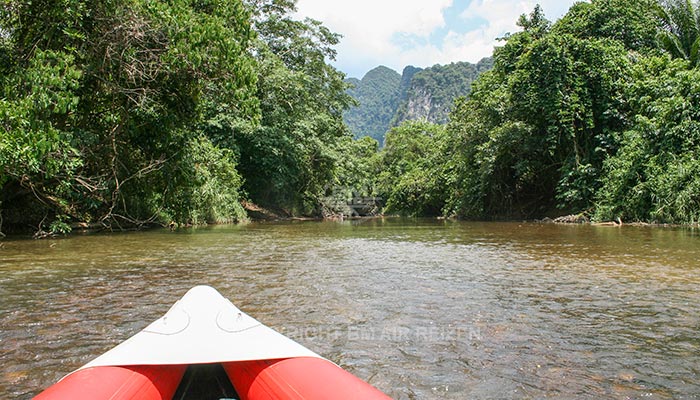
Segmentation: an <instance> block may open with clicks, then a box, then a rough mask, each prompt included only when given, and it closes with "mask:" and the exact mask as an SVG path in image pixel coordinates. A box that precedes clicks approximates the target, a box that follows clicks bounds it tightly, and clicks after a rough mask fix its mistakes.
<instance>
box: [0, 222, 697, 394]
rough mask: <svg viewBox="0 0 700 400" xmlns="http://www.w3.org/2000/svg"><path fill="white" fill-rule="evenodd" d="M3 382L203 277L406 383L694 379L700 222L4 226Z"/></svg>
mask: <svg viewBox="0 0 700 400" xmlns="http://www.w3.org/2000/svg"><path fill="white" fill-rule="evenodd" d="M0 243H2V247H0V298H1V299H2V301H1V302H0V362H1V363H2V365H3V369H2V372H0V396H1V397H3V398H8V397H11V398H31V396H32V395H34V394H36V393H38V392H39V391H40V390H41V389H42V388H44V387H46V386H48V385H50V384H51V383H53V382H54V381H56V380H57V379H59V378H60V377H61V376H63V375H64V374H66V373H68V372H70V371H71V370H73V369H75V368H77V367H79V366H80V365H82V364H84V363H85V362H87V361H88V360H90V359H92V358H93V357H95V356H97V355H99V354H101V353H102V352H103V351H105V350H107V349H109V348H110V347H111V346H113V345H115V344H117V343H119V342H120V341H122V340H124V339H125V338H127V337H128V336H130V335H132V334H134V333H135V332H137V331H138V330H140V329H142V328H143V327H145V326H146V325H147V324H148V323H149V322H150V321H152V320H154V319H156V318H158V317H159V316H160V315H161V314H163V313H164V312H165V311H167V309H168V308H169V306H170V305H171V304H172V303H173V302H174V301H176V300H177V299H178V298H179V297H180V296H182V295H183V294H184V293H185V292H186V291H187V289H189V288H190V287H192V286H194V285H197V284H209V285H212V286H214V287H216V288H217V289H218V290H220V291H221V293H222V294H223V295H224V296H226V297H228V298H230V299H231V300H232V301H233V302H234V303H236V304H237V305H238V306H239V307H240V308H242V309H243V310H245V311H246V312H248V313H250V314H251V315H253V316H255V317H256V318H258V319H260V320H261V321H262V322H264V323H266V324H268V325H270V326H272V327H274V328H276V329H278V330H280V331H281V332H283V333H285V334H287V335H288V336H290V337H292V338H294V339H296V340H298V341H300V342H301V343H302V344H304V345H306V346H307V347H309V348H311V349H312V350H314V351H316V352H318V353H320V354H322V355H324V356H326V357H328V358H330V359H331V360H333V361H335V362H336V363H338V364H340V365H341V366H342V367H344V368H346V369H348V370H350V371H351V372H353V373H354V374H356V375H358V376H360V377H361V378H363V379H365V380H368V381H369V382H370V383H372V384H374V385H375V386H377V387H379V388H380V389H382V390H383V391H385V392H386V393H387V394H389V395H390V396H392V397H394V398H397V399H412V398H446V399H447V398H450V399H463V398H475V399H481V398H483V399H486V398H542V397H554V398H641V397H644V398H656V399H671V398H679V397H692V396H694V395H697V394H698V393H700V377H699V376H698V369H699V367H698V365H700V338H699V335H698V332H699V331H700V314H698V312H697V310H698V309H700V296H698V295H697V293H698V289H699V288H700V274H699V272H700V270H699V269H698V268H699V266H698V263H697V260H699V259H700V235H699V234H698V231H693V230H686V229H675V228H674V229H665V228H664V229H662V228H649V227H632V226H624V227H622V228H617V227H595V226H558V225H542V224H527V223H522V224H518V223H466V222H455V221H435V220H400V219H385V220H381V219H377V220H359V221H346V222H342V223H337V222H285V223H254V224H249V225H242V226H215V227H207V228H200V229H194V230H185V231H177V232H169V231H167V230H163V231H150V232H138V233H129V234H112V235H92V236H74V237H71V238H67V239H55V240H46V241H31V240H5V241H2V242H0Z"/></svg>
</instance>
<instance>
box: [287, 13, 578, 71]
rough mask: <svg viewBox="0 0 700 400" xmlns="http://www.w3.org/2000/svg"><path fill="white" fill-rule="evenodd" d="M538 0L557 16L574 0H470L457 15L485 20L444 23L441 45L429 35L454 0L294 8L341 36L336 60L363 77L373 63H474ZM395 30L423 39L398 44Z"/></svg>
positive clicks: (394, 65) (439, 25) (395, 65)
mask: <svg viewBox="0 0 700 400" xmlns="http://www.w3.org/2000/svg"><path fill="white" fill-rule="evenodd" d="M537 3H539V4H541V5H542V8H543V10H544V12H545V14H546V16H547V17H548V18H549V19H557V18H559V17H560V16H561V15H563V14H564V13H565V12H566V10H568V8H569V7H570V6H571V4H573V3H574V0H539V1H538V0H472V1H471V3H470V4H469V6H468V7H466V9H465V10H464V11H462V13H461V16H462V17H463V18H464V19H465V20H473V19H482V20H486V21H487V22H488V23H486V24H483V25H482V26H480V27H479V28H477V29H475V30H472V31H470V32H467V33H463V34H460V33H456V31H458V29H456V28H455V27H447V28H448V29H450V32H449V33H448V34H447V36H446V37H445V39H444V40H443V42H442V43H439V44H430V43H429V42H428V41H427V39H428V38H429V36H430V34H431V33H432V32H434V31H435V30H436V29H440V28H445V24H446V22H445V18H444V15H443V14H444V12H445V10H446V9H447V8H448V7H450V6H451V5H452V4H453V0H431V1H426V0H354V1H347V0H342V1H340V0H299V2H298V4H297V7H298V9H299V13H298V14H299V15H298V16H300V17H303V16H308V17H311V18H314V19H317V20H320V21H323V22H324V24H325V25H326V26H328V27H329V28H330V29H331V30H332V31H334V32H337V33H340V34H342V35H343V39H342V40H341V43H340V45H339V46H338V48H337V50H338V61H337V62H336V63H335V65H336V66H337V67H338V68H339V69H341V70H343V71H345V72H347V73H348V74H349V75H350V76H356V77H361V76H362V75H363V74H364V73H365V72H366V71H367V70H369V69H371V68H374V67H376V66H377V65H386V66H388V67H390V68H393V69H395V70H397V71H399V72H401V69H402V68H403V67H404V66H406V65H414V66H420V67H427V66H430V65H433V64H446V63H450V62H455V61H471V62H476V61H478V60H479V59H481V58H483V57H486V56H489V55H490V54H491V52H492V51H493V47H494V45H496V44H497V42H496V38H497V37H500V36H503V34H504V33H506V32H515V31H516V29H517V27H516V25H515V22H516V21H517V19H518V17H519V16H520V15H521V14H523V13H529V12H531V11H532V10H533V9H534V7H535V4H537ZM399 34H408V35H412V36H415V37H422V38H425V39H426V41H424V43H422V44H420V45H415V46H414V47H412V48H409V49H406V48H401V46H398V45H397V43H396V42H395V41H394V40H392V39H393V38H395V36H396V35H399Z"/></svg>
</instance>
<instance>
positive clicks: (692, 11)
mask: <svg viewBox="0 0 700 400" xmlns="http://www.w3.org/2000/svg"><path fill="white" fill-rule="evenodd" d="M654 10H655V11H656V13H657V16H658V18H659V20H660V22H661V25H662V29H661V30H660V31H659V33H658V40H659V43H660V44H661V47H663V48H664V49H665V50H666V51H668V52H669V54H671V56H672V57H674V58H683V59H685V60H688V61H689V62H690V65H691V66H692V67H696V66H698V63H699V62H700V54H699V53H698V52H699V50H700V3H698V2H697V1H692V0H660V2H659V4H657V5H656V6H655V7H654Z"/></svg>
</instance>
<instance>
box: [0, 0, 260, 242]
mask: <svg viewBox="0 0 700 400" xmlns="http://www.w3.org/2000/svg"><path fill="white" fill-rule="evenodd" d="M2 13H3V19H2V21H3V22H2V25H1V26H0V31H1V32H2V34H1V35H0V36H2V39H3V41H2V46H1V48H2V51H0V54H1V55H2V56H1V57H0V61H1V62H2V66H1V68H2V70H3V71H4V72H6V75H5V76H4V78H3V80H2V86H3V87H2V89H3V93H4V96H3V98H2V101H1V103H0V116H1V117H2V120H1V122H0V124H1V125H0V126H1V129H2V137H1V138H0V170H2V178H0V199H2V200H3V204H6V205H7V204H12V207H13V208H12V210H10V212H9V213H8V214H7V215H8V218H7V223H8V224H26V223H32V224H38V223H39V221H40V220H43V219H44V218H45V217H48V218H49V222H50V221H51V220H55V221H56V224H55V226H57V227H59V228H61V227H63V225H62V224H64V223H68V222H70V221H76V220H77V221H101V222H103V223H105V224H119V223H123V222H128V223H130V224H136V225H140V224H142V223H146V222H150V221H155V220H157V217H158V216H163V215H165V214H168V213H170V214H172V215H173V218H182V219H183V220H184V219H192V220H197V221H201V220H204V219H207V218H209V217H212V218H213V217H216V219H219V218H220V217H221V215H220V214H221V213H224V210H227V211H226V212H231V215H230V216H229V217H231V218H236V217H238V216H240V210H234V209H233V208H230V207H229V206H227V205H222V204H219V205H214V204H212V201H214V200H212V197H209V198H207V195H206V194H205V192H206V191H207V190H208V189H206V185H213V186H214V187H216V186H218V187H223V186H224V185H229V184H230V183H231V182H232V180H231V179H230V176H228V175H227V174H222V173H219V172H217V173H211V174H210V175H208V176H207V177H206V178H203V177H202V176H200V175H199V174H194V173H188V172H187V169H185V170H184V171H181V170H180V169H178V168H177V167H176V165H178V163H180V162H181V161H182V160H183V159H185V158H186V157H185V155H186V154H188V153H189V152H193V154H192V156H193V157H195V156H196V157H199V158H198V159H200V162H201V163H204V164H207V168H211V160H212V157H214V158H217V157H221V158H222V159H223V160H228V161H227V164H226V165H227V167H231V166H233V165H234V164H233V161H232V159H231V157H230V156H229V155H226V154H220V149H215V148H213V147H207V146H205V145H202V146H199V147H198V146H195V145H194V143H203V142H201V141H200V136H201V132H205V133H209V132H210V131H211V130H212V129H209V128H211V125H212V123H211V121H219V120H223V119H226V118H224V117H222V115H225V116H226V117H227V118H228V120H232V119H233V120H235V119H248V120H251V121H254V120H255V119H256V116H257V113H258V100H257V98H256V96H255V80H256V76H255V73H254V61H253V60H252V59H251V58H250V56H248V55H247V53H246V52H247V50H248V43H249V41H250V39H251V31H250V23H249V21H248V13H247V11H246V9H245V7H244V6H243V4H242V3H241V2H240V1H238V0H231V1H218V2H206V3H202V2H199V3H196V4H193V3H191V2H186V1H169V2H165V1H141V0H128V1H120V2H114V1H110V0H104V1H96V2H87V1H84V0H66V1H62V2H45V1H40V2H30V1H21V0H16V1H14V0H9V1H6V2H5V3H4V6H3V7H2ZM213 99H216V101H218V102H220V103H221V104H225V105H226V109H222V108H218V109H217V108H215V107H213V106H212V104H214V100H213ZM227 129H228V131H229V133H231V132H232V129H230V127H227ZM221 151H223V150H221ZM207 160H209V161H207ZM205 161H206V162H205ZM190 170H191V169H190ZM190 172H191V171H190ZM205 175H206V174H205ZM215 180H219V182H218V183H213V181H215ZM170 182H178V184H179V186H178V190H181V191H183V192H187V193H197V194H198V195H197V196H191V197H189V200H187V201H181V199H182V198H184V197H183V196H179V195H173V193H174V191H172V190H170V189H169V188H168V184H169V183H170ZM236 187H237V186H236V185H234V186H233V188H234V189H233V190H235V188H236ZM198 191H199V192H201V193H199V192H198ZM185 197H186V196H185ZM228 199H229V198H228V197H225V196H224V197H222V198H220V199H219V200H221V201H228ZM227 207H228V208H227ZM234 208H235V207H234ZM204 209H208V210H210V211H207V212H205V211H204ZM195 210H196V211H195ZM212 210H213V211H212ZM64 216H65V217H67V218H68V219H66V218H64ZM163 218H165V217H163ZM160 222H163V223H167V222H169V221H167V220H165V219H161V221H160ZM52 226H53V225H52ZM61 229H62V228H61ZM59 230H60V229H59Z"/></svg>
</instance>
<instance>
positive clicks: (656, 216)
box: [596, 57, 700, 223]
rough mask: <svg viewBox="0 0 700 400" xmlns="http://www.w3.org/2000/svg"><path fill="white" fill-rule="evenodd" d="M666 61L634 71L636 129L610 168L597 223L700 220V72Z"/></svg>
mask: <svg viewBox="0 0 700 400" xmlns="http://www.w3.org/2000/svg"><path fill="white" fill-rule="evenodd" d="M687 65H688V64H687V63H686V62H685V61H670V60H669V59H668V58H665V57H652V58H648V59H644V60H642V61H641V62H640V63H639V64H637V65H636V66H635V70H634V77H635V78H636V79H635V80H634V81H632V82H631V84H630V85H629V88H628V91H627V97H628V98H629V99H632V104H631V106H632V109H633V113H634V119H635V124H634V125H633V126H632V127H631V128H630V129H629V130H627V131H626V132H625V133H624V138H623V141H622V143H623V144H622V146H621V148H620V151H619V152H618V153H617V154H616V156H615V157H611V158H610V159H609V160H607V161H606V163H605V174H604V175H603V177H602V181H603V183H604V185H603V188H602V189H601V191H600V192H599V204H598V206H597V209H596V218H598V219H613V218H618V217H619V218H622V219H624V220H634V221H657V222H670V223H697V222H698V221H700V178H699V177H700V174H699V173H700V164H699V163H698V159H700V96H699V94H700V84H699V83H698V80H699V78H700V72H698V71H697V70H688V69H687Z"/></svg>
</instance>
